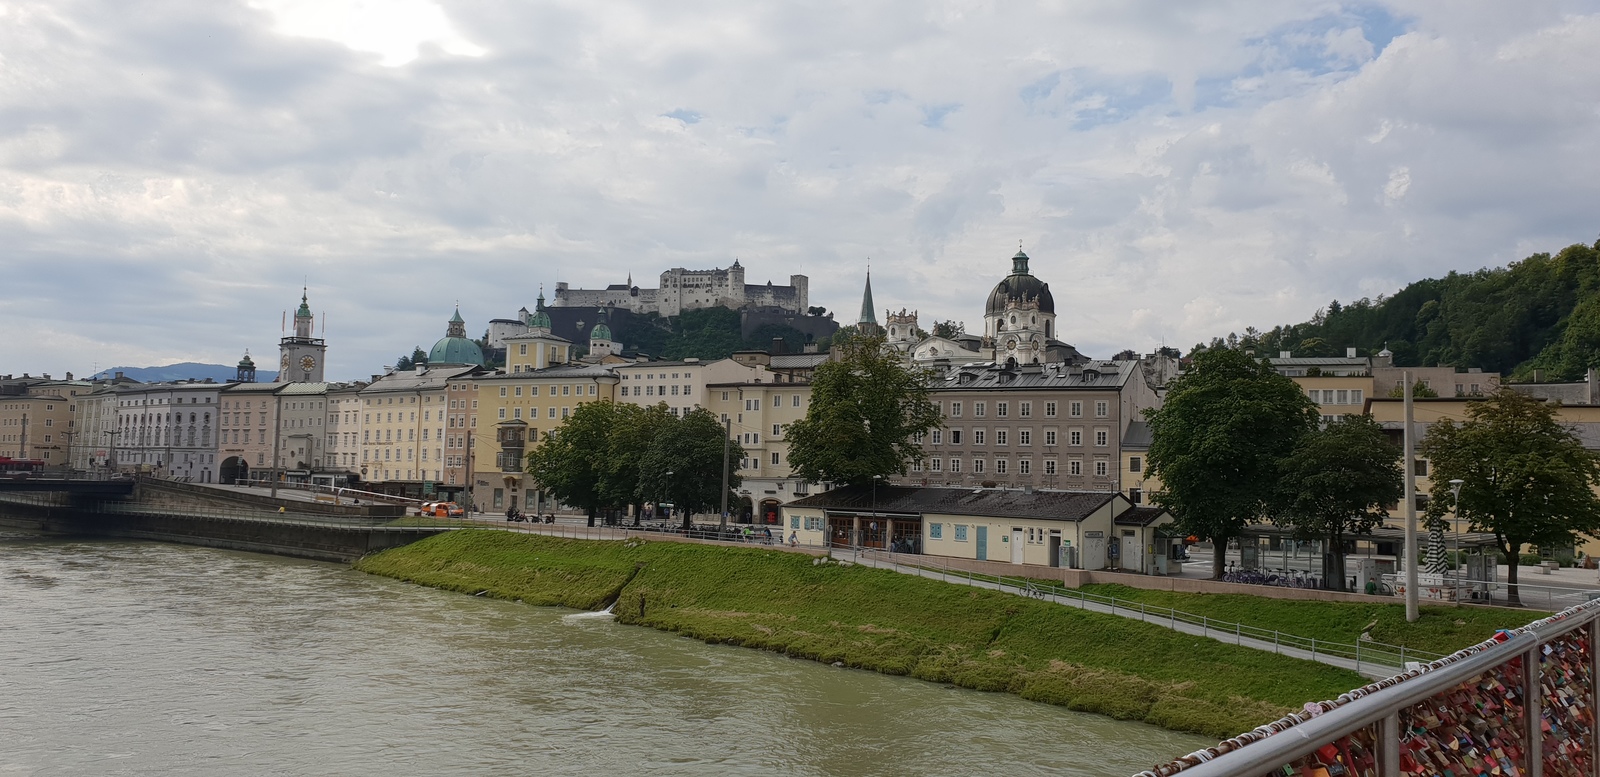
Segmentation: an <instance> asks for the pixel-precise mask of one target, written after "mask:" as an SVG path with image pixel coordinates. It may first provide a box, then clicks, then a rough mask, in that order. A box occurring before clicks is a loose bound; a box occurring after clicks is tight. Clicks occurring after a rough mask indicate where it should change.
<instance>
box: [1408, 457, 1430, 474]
mask: <svg viewBox="0 0 1600 777" xmlns="http://www.w3.org/2000/svg"><path fill="white" fill-rule="evenodd" d="M1411 464H1412V467H1413V468H1414V469H1415V471H1416V475H1417V477H1419V478H1425V477H1427V476H1428V460H1427V459H1417V460H1416V461H1413V462H1412V463H1411Z"/></svg>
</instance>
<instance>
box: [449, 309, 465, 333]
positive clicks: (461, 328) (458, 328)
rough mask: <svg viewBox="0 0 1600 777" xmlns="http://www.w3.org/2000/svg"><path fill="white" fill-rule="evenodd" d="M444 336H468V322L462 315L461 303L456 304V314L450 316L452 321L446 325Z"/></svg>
mask: <svg viewBox="0 0 1600 777" xmlns="http://www.w3.org/2000/svg"><path fill="white" fill-rule="evenodd" d="M444 336H445V337H466V336H467V322H466V320H465V319H463V318H462V317H461V306H460V305H457V306H456V312H455V314H454V315H452V316H450V323H449V325H448V326H446V327H445V330H444Z"/></svg>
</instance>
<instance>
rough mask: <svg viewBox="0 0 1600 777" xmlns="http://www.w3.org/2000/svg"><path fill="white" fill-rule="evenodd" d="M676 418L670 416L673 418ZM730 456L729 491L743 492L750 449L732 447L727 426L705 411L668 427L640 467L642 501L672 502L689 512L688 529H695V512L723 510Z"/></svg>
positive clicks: (690, 415) (734, 445) (658, 436)
mask: <svg viewBox="0 0 1600 777" xmlns="http://www.w3.org/2000/svg"><path fill="white" fill-rule="evenodd" d="M669 417H670V416H669ZM724 445H731V446H732V450H730V451H728V453H727V461H728V470H729V472H728V473H727V474H728V488H730V489H736V488H738V487H739V482H740V480H741V478H740V477H739V472H738V470H739V462H740V460H742V459H743V458H744V455H745V450H744V446H742V445H740V444H738V443H737V442H729V441H728V438H727V433H726V430H725V429H724V428H723V426H722V422H721V421H718V420H717V417H716V416H714V415H712V414H711V411H709V410H705V409H703V408H700V409H696V410H694V411H691V412H689V413H687V414H685V415H684V416H683V418H681V419H674V422H673V423H671V424H668V425H665V426H664V427H663V428H662V429H661V430H660V433H658V434H657V435H656V436H655V439H653V440H652V441H651V443H650V448H649V449H648V450H647V451H646V452H645V454H644V456H642V457H641V458H640V461H639V493H640V495H641V496H644V497H649V498H656V499H661V500H663V501H669V502H672V503H673V504H674V505H676V506H678V507H681V508H684V514H683V525H684V528H686V529H687V528H689V514H690V513H691V512H706V511H707V510H711V509H717V508H720V506H721V503H722V476H723V471H722V462H723V446H724Z"/></svg>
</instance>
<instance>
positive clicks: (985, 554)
mask: <svg viewBox="0 0 1600 777" xmlns="http://www.w3.org/2000/svg"><path fill="white" fill-rule="evenodd" d="M977 529H978V560H979V561H988V560H989V527H987V526H978V527H977Z"/></svg>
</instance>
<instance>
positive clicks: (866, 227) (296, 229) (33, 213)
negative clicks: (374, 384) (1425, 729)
mask: <svg viewBox="0 0 1600 777" xmlns="http://www.w3.org/2000/svg"><path fill="white" fill-rule="evenodd" d="M1551 8H1553V10H1547V9H1544V8H1543V7H1541V8H1539V9H1534V10H1528V11H1527V12H1525V13H1523V12H1518V13H1512V12H1510V11H1507V10H1504V9H1503V8H1502V7H1501V6H1499V5H1496V4H1485V5H1474V6H1461V5H1459V4H1455V3H1445V4H1434V3H1407V4H1403V5H1395V6H1387V7H1385V6H1375V5H1368V4H1340V3H1335V2H1324V3H1318V4H1273V5H1267V6H1262V5H1260V4H1258V3H1244V2H1227V1H1225V0H1218V1H1217V2H1207V3H1191V4H1185V5H1184V6H1183V7H1182V8H1181V9H1177V10H1175V9H1174V7H1172V6H1170V5H1168V4H1156V3H1125V2H1117V3H1112V2H1104V3H1072V4H1060V5H1055V6H1045V7H1035V6H1024V5H994V4H989V3H975V2H947V3H937V4H934V5H931V6H930V5H927V4H907V3H898V4H897V3H893V2H884V3H876V4H862V3H843V2H836V3H833V4H829V5H818V4H811V5H807V6H803V7H802V6H789V5H771V4H767V5H762V4H748V3H730V2H690V3H683V4H662V3H630V2H619V3H605V4H593V3H579V2H574V1H573V0H567V1H566V2H555V3H540V4H475V3H467V2H459V3H458V2H424V1H423V0H415V1H414V2H395V3H381V4H380V3H370V2H355V1H354V0H352V1H351V2H343V3H339V2H318V3H306V2H296V1H295V0H270V1H269V0H251V1H250V2H248V3H244V4H240V5H229V4H225V3H194V2H189V3H184V2H170V3H166V4H163V3H151V4H126V5H125V4H111V5H106V4H91V3H87V2H82V1H81V0H79V1H77V2H74V1H73V0H36V1H34V2H24V1H22V0H17V1H16V2H12V3H9V4H7V5H5V6H0V9H4V10H5V12H6V16H5V24H3V25H0V245H3V246H5V250H4V251H3V252H0V272H4V273H5V276H4V277H6V278H7V279H8V283H7V284H5V285H4V287H0V305H3V306H4V307H3V308H0V309H4V310H6V311H7V313H8V318H10V319H12V322H13V324H15V323H16V322H18V321H25V322H27V325H28V326H29V327H33V329H32V330H30V331H33V332H35V333H45V332H53V333H57V334H58V335H59V336H54V337H44V336H32V337H28V338H10V339H7V340H5V341H3V342H0V372H20V371H23V370H32V371H51V372H60V371H65V370H67V369H73V370H76V371H83V372H87V370H88V367H89V362H92V361H99V362H100V364H101V365H102V366H105V365H107V364H109V363H112V362H118V361H122V362H131V361H136V360H139V359H150V358H156V357H157V355H161V354H171V355H173V356H174V357H179V356H181V358H194V359H197V360H205V361H215V362H222V363H231V362H232V361H233V360H235V359H237V358H238V355H239V354H240V353H242V352H243V350H244V348H245V347H250V348H252V349H254V351H255V352H257V353H262V352H270V350H271V346H272V344H273V340H274V339H275V338H276V337H277V331H276V330H275V329H274V328H273V326H272V325H273V324H274V323H278V322H275V321H273V319H274V318H276V316H274V315H273V314H274V313H280V312H281V310H282V309H283V308H285V307H290V306H292V305H293V304H295V303H297V302H298V290H299V286H300V283H301V281H302V279H303V278H308V279H309V282H310V284H311V287H312V290H311V295H312V304H313V307H316V308H322V307H323V306H326V309H327V312H328V316H329V325H330V328H329V331H328V337H329V339H330V341H331V343H332V352H331V353H330V362H331V363H332V368H333V370H334V373H335V374H336V375H340V376H343V377H354V376H362V375H366V374H368V373H370V372H372V371H374V370H375V369H376V368H377V367H378V366H380V365H382V364H384V363H386V362H389V361H392V360H393V358H394V356H396V355H398V354H399V353H401V352H403V351H408V350H409V349H410V348H411V346H413V345H417V344H421V345H427V344H428V343H430V342H431V341H432V340H433V339H436V338H437V337H438V336H439V335H440V334H442V332H443V327H444V320H445V318H446V317H448V316H449V314H450V309H449V308H450V303H451V302H452V301H453V300H454V299H457V298H460V299H461V300H462V302H463V310H462V312H463V315H465V316H466V317H467V318H468V319H469V321H470V323H471V325H472V326H473V327H480V326H483V325H484V323H485V322H486V320H487V319H489V318H492V317H499V316H505V315H508V314H509V313H510V312H511V311H514V310H516V309H517V308H518V307H519V306H522V305H531V302H532V298H533V296H534V295H535V294H536V293H537V289H538V286H539V284H541V283H543V284H546V285H550V284H553V283H554V282H555V281H557V280H563V281H568V282H571V283H573V284H574V285H580V286H583V285H588V286H593V285H598V284H604V283H610V282H617V281H619V280H620V279H621V278H622V277H623V276H624V275H625V274H626V273H628V272H630V271H631V272H632V273H633V275H634V277H635V278H636V279H647V278H652V277H654V276H655V275H656V274H657V273H659V272H660V271H661V270H662V269H665V268H667V267H671V266H688V267H700V266H707V267H709V266H726V265H727V264H728V263H730V262H731V261H732V259H733V257H735V256H738V257H740V258H741V260H742V261H743V263H744V264H745V265H746V267H748V268H749V270H748V272H749V277H750V278H751V279H752V280H753V281H755V282H761V281H765V280H767V279H769V278H770V279H772V280H774V281H777V282H782V280H783V279H785V278H786V277H787V276H788V274H789V273H790V272H805V273H806V274H808V275H810V276H811V278H812V283H811V288H812V297H813V304H820V305H825V306H827V307H828V308H830V309H833V310H839V311H844V312H846V313H850V314H853V313H854V311H855V310H856V308H857V307H858V306H859V304H860V296H859V295H860V284H861V278H862V274H863V270H864V267H863V265H864V262H865V258H866V257H867V256H871V257H873V263H874V267H875V270H876V272H874V276H875V277H874V291H875V293H876V297H877V301H878V302H879V304H880V306H882V307H891V306H892V307H894V308H895V309H899V308H900V307H901V306H905V307H910V308H917V309H920V310H921V311H922V313H923V315H924V317H925V318H927V319H929V321H925V322H924V326H929V325H930V324H931V319H935V318H938V319H943V318H953V319H957V320H964V321H966V322H967V323H968V325H969V326H973V325H976V323H977V322H978V321H979V320H980V319H981V315H982V307H981V306H982V299H983V296H984V294H985V293H986V292H987V289H988V287H989V286H990V285H992V284H993V283H994V282H995V281H996V280H998V279H999V277H1000V276H1001V275H1003V274H1004V273H1005V272H1006V271H1007V270H1008V268H1009V266H1010V265H1009V256H1010V254H1011V253H1012V252H1013V251H1014V250H1015V248H1014V246H1015V245H1016V241H1018V240H1019V239H1020V240H1023V241H1024V243H1025V245H1026V247H1027V250H1028V252H1029V253H1030V254H1031V255H1032V256H1033V257H1034V263H1033V269H1034V271H1035V273H1036V274H1038V275H1040V276H1041V277H1042V278H1043V279H1044V280H1046V281H1047V282H1049V283H1050V284H1051V288H1052V290H1053V291H1054V293H1055V297H1056V300H1057V303H1058V306H1059V307H1060V309H1061V311H1062V314H1063V316H1062V325H1061V328H1062V332H1063V335H1064V337H1065V338H1066V339H1068V340H1071V341H1073V342H1074V343H1075V344H1076V345H1078V346H1079V347H1080V348H1082V349H1084V350H1085V351H1087V352H1089V353H1092V354H1096V355H1109V354H1110V353H1113V352H1115V351H1118V350H1121V349H1122V348H1125V347H1132V348H1137V349H1140V350H1148V349H1149V348H1151V347H1153V346H1155V345H1157V344H1159V343H1160V342H1161V341H1162V340H1165V342H1166V343H1167V344H1176V345H1181V346H1186V345H1188V344H1192V343H1193V342H1195V341H1200V340H1205V339H1209V338H1210V337H1212V336H1216V335H1224V334H1226V333H1227V331H1229V330H1235V331H1238V330H1242V329H1243V328H1244V327H1245V326H1250V325H1254V326H1257V327H1262V328H1266V327H1270V326H1272V325H1274V324H1277V323H1285V322H1290V321H1299V320H1304V319H1305V318H1307V317H1309V316H1310V314H1311V313H1312V312H1313V311H1315V310H1316V309H1317V308H1319V307H1322V306H1324V305H1326V304H1327V302H1328V300H1330V299H1332V298H1340V299H1346V300H1347V299H1350V298H1352V297H1357V296H1361V295H1370V294H1374V293H1377V292H1381V291H1385V290H1389V291H1392V290H1393V289H1394V288H1397V287H1398V286H1400V285H1402V284H1404V283H1405V282H1408V281H1410V280H1413V279H1415V278H1418V277H1423V276H1428V275H1439V274H1443V273H1445V272H1448V271H1449V270H1452V269H1458V270H1471V269H1475V268H1476V267H1478V266H1481V265H1485V264H1496V263H1503V262H1505V261H1508V260H1511V259H1515V258H1518V257H1520V256H1521V255H1523V254H1525V253H1527V252H1528V251H1531V250H1555V249H1558V248H1560V247H1561V246H1563V245H1565V244H1567V243H1570V242H1574V241H1583V240H1592V239H1593V235H1594V233H1595V231H1596V230H1595V227H1594V223H1593V219H1594V212H1595V210H1596V209H1595V207H1594V205H1595V202H1596V200H1597V197H1596V190H1597V184H1596V183H1595V181H1600V175H1597V173H1600V170H1597V169H1596V167H1597V166H1600V161H1597V160H1600V155H1597V154H1596V153H1595V148H1594V145H1595V142H1596V141H1595V138H1597V137H1600V132H1597V130H1600V126H1597V124H1600V117H1597V116H1596V113H1595V111H1594V109H1593V106H1594V105H1595V104H1597V103H1600V71H1597V70H1596V69H1595V68H1592V67H1590V66H1589V65H1588V63H1589V61H1590V60H1591V59H1592V51H1593V50H1594V48H1595V47H1596V45H1597V44H1600V20H1597V18H1596V14H1595V9H1594V8H1592V7H1587V6H1583V5H1573V6H1552V7H1551ZM379 64H382V65H389V67H378V66H377V65H379ZM851 317H852V318H853V315H852V316H851ZM91 330H92V331H91ZM122 355H127V357H126V358H122Z"/></svg>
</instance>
